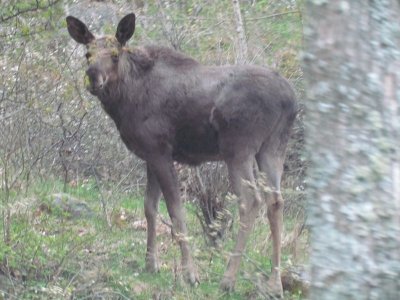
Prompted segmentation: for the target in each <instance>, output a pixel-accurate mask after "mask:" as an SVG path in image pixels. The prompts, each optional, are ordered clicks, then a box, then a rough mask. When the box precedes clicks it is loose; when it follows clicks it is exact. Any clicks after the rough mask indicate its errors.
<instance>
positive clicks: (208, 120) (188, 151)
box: [67, 14, 297, 294]
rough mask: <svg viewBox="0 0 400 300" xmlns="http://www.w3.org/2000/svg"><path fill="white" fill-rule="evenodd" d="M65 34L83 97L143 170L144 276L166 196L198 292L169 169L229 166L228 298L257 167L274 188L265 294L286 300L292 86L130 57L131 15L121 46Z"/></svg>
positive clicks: (251, 210) (275, 77) (82, 30)
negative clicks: (232, 215)
mask: <svg viewBox="0 0 400 300" xmlns="http://www.w3.org/2000/svg"><path fill="white" fill-rule="evenodd" d="M67 24H68V31H69V33H70V35H71V37H72V38H73V39H74V40H75V41H77V42H78V43H81V44H84V45H86V48H87V54H86V58H87V60H88V69H87V71H86V77H87V78H86V80H85V82H86V85H87V89H88V90H89V91H90V92H91V93H92V94H93V95H95V96H97V98H98V99H99V100H100V102H101V103H102V105H103V108H104V110H105V111H106V112H107V113H108V114H109V115H110V116H111V118H112V119H113V120H114V122H115V124H116V126H117V128H118V130H119V132H120V135H121V138H122V140H123V141H124V143H125V144H126V145H127V147H128V148H129V149H130V150H131V151H133V152H134V153H135V154H136V155H137V156H139V157H140V158H142V159H143V160H144V161H146V163H147V188H146V197H145V215H146V219H147V223H148V232H147V253H146V267H147V269H148V270H149V271H153V272H154V271H157V270H158V262H157V246H156V239H155V238H156V232H155V223H156V215H157V207H158V201H159V199H160V196H161V193H162V194H163V195H164V198H165V201H166V204H167V208H168V213H169V215H170V217H171V220H172V224H173V227H172V233H173V235H174V237H175V238H176V239H177V240H178V243H179V245H180V248H181V252H182V267H183V270H184V272H185V275H186V278H187V279H188V281H189V282H191V283H196V282H198V274H197V271H196V268H195V265H194V263H193V261H192V257H191V254H190V250H189V245H188V242H187V239H185V238H182V237H185V236H186V235H187V229H186V225H185V221H184V211H183V209H182V203H181V200H180V197H179V189H178V183H177V175H176V172H175V169H174V166H173V162H174V161H178V162H181V163H187V164H194V165H196V164H199V163H202V162H204V161H215V160H223V161H225V162H226V164H227V167H228V171H229V176H230V181H231V185H232V188H233V191H234V192H235V193H236V194H237V196H238V198H239V199H240V220H241V222H240V223H241V226H240V229H239V232H238V237H237V240H236V245H235V248H234V250H233V253H232V256H231V257H230V260H229V263H228V266H227V269H226V271H225V274H224V276H223V279H222V282H221V287H222V288H223V289H225V290H232V289H233V288H234V285H235V280H236V274H237V271H238V268H239V264H240V258H241V257H240V256H241V254H242V253H243V251H244V248H245V244H246V240H247V237H248V235H249V233H250V230H251V227H252V225H253V223H254V219H255V217H256V215H257V212H258V210H259V207H260V205H261V204H262V202H264V200H262V197H261V195H260V193H259V192H258V190H257V189H254V187H250V185H247V184H244V183H243V181H244V180H245V181H250V182H253V183H255V178H254V174H253V164H254V161H256V163H257V166H258V168H259V170H260V171H261V172H264V173H265V174H266V176H267V178H268V181H269V184H270V185H271V192H270V193H269V194H268V195H265V197H266V199H265V202H266V204H267V206H268V219H269V222H270V225H271V231H272V242H273V255H272V264H273V270H272V274H271V277H270V279H269V282H268V286H269V288H270V290H271V291H272V292H274V293H277V294H281V293H282V284H281V280H280V253H281V251H280V245H281V233H282V222H283V221H282V206H283V199H282V196H281V193H280V180H281V175H282V171H283V162H284V157H285V149H286V145H287V141H288V138H289V135H290V129H291V127H292V124H293V121H294V119H295V116H296V112H297V104H296V100H295V95H294V92H293V90H292V88H291V87H290V85H289V84H288V82H287V81H286V80H285V79H284V78H282V77H281V76H280V75H279V74H277V73H276V72H274V71H271V70H270V69H268V68H265V67H259V66H250V65H247V66H220V67H215V66H204V65H201V64H199V63H198V62H197V61H195V60H194V59H192V58H190V57H187V56H185V55H183V54H181V53H178V52H176V51H174V50H171V49H168V48H164V47H157V46H143V47H136V48H128V47H125V44H126V42H127V40H129V39H130V38H131V37H132V35H133V32H134V28H135V15H134V14H129V15H127V16H125V17H124V18H123V19H122V20H121V21H120V23H119V24H118V27H117V32H116V35H115V37H113V36H105V37H101V38H95V36H94V35H93V34H92V33H91V32H90V31H89V30H88V28H87V26H86V25H85V24H84V23H82V22H81V21H80V20H78V19H76V18H74V17H67Z"/></svg>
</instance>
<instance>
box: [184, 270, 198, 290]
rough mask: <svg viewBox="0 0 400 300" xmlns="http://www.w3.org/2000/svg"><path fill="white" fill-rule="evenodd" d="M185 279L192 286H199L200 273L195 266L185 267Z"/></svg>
mask: <svg viewBox="0 0 400 300" xmlns="http://www.w3.org/2000/svg"><path fill="white" fill-rule="evenodd" d="M184 270H185V272H184V279H185V281H186V282H188V283H189V284H190V285H192V286H197V285H198V284H199V283H200V280H199V275H198V274H197V271H196V270H195V269H194V268H193V267H188V268H184Z"/></svg>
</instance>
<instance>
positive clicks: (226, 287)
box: [219, 277, 235, 293]
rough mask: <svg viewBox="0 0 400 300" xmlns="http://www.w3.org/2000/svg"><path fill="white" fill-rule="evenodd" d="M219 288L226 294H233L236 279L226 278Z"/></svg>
mask: <svg viewBox="0 0 400 300" xmlns="http://www.w3.org/2000/svg"><path fill="white" fill-rule="evenodd" d="M219 287H220V289H221V290H222V291H224V292H228V293H230V292H233V290H234V289H235V279H233V278H230V277H224V278H223V279H222V280H221V283H220V285H219Z"/></svg>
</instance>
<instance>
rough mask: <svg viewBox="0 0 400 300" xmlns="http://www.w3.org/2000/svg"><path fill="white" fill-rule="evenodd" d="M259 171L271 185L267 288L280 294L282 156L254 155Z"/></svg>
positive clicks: (268, 199) (269, 196)
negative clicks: (269, 261)
mask: <svg viewBox="0 0 400 300" xmlns="http://www.w3.org/2000/svg"><path fill="white" fill-rule="evenodd" d="M256 160H257V164H258V166H259V169H260V171H261V172H263V173H265V174H266V176H267V180H268V182H269V184H270V186H271V191H268V192H267V193H266V202H267V207H268V211H267V216H268V221H269V225H270V229H271V235H272V274H271V276H270V278H269V280H268V283H267V287H268V290H269V291H270V292H271V293H273V294H275V295H279V296H282V294H283V289H282V281H281V272H280V268H281V243H282V230H283V204H284V201H283V198H282V195H281V192H280V181H281V176H282V172H283V158H282V157H279V156H278V157H277V156H274V155H272V154H270V153H267V152H264V153H260V154H259V155H257V156H256Z"/></svg>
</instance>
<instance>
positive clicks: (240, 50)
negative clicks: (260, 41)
mask: <svg viewBox="0 0 400 300" xmlns="http://www.w3.org/2000/svg"><path fill="white" fill-rule="evenodd" d="M232 4H233V10H234V12H235V23H236V32H237V43H236V45H237V55H236V63H237V64H244V63H246V62H247V58H248V54H247V41H246V32H245V29H244V25H243V19H242V13H241V12H240V4H239V0H232Z"/></svg>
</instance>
